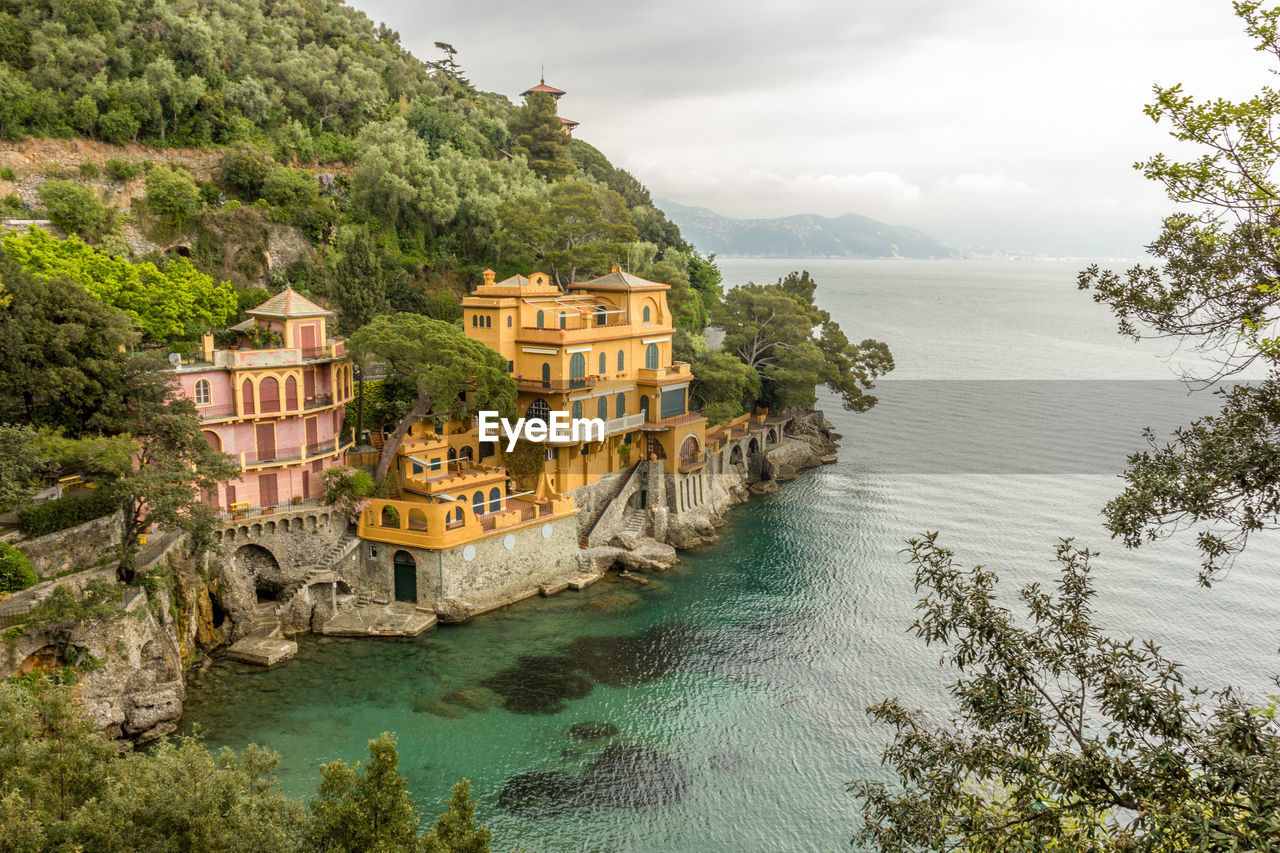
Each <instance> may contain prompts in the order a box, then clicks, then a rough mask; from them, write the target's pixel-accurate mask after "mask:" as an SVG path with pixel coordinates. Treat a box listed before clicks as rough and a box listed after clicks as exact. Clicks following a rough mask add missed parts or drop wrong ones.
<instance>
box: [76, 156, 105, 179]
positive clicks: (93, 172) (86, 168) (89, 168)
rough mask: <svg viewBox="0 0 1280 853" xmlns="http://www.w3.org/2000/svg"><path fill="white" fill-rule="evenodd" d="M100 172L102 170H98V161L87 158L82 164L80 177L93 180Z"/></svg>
mask: <svg viewBox="0 0 1280 853" xmlns="http://www.w3.org/2000/svg"><path fill="white" fill-rule="evenodd" d="M100 174H101V172H99V171H98V164H97V163H93V162H91V161H89V160H86V161H84V162H83V163H81V164H80V177H82V178H84V179H85V180H89V181H92V180H93V179H94V178H96V177H98V175H100Z"/></svg>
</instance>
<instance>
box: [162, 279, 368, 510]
mask: <svg viewBox="0 0 1280 853" xmlns="http://www.w3.org/2000/svg"><path fill="white" fill-rule="evenodd" d="M245 313H246V314H248V315H249V319H247V320H245V321H244V322H243V323H239V324H237V325H235V326H233V327H232V328H231V329H230V330H229V331H232V332H235V339H234V341H233V342H230V343H228V344H224V345H222V346H218V345H216V344H215V339H214V336H213V335H205V336H204V338H203V340H202V342H201V352H200V354H199V355H198V356H196V357H195V358H192V359H189V360H186V361H183V362H182V363H181V364H178V365H177V366H176V367H175V373H176V374H177V379H178V384H179V386H180V388H181V389H182V392H183V393H184V394H185V395H186V396H187V397H189V398H190V399H191V400H192V401H193V402H194V403H195V404H196V416H197V417H198V418H199V419H200V425H201V429H202V431H203V432H204V437H205V440H206V441H207V442H208V443H209V446H211V447H213V448H214V449H215V450H221V451H223V452H224V453H227V454H228V455H230V456H231V457H232V458H233V459H235V460H236V462H237V463H239V465H240V470H241V473H240V476H239V477H238V478H237V479H235V480H232V481H230V482H228V483H226V484H224V485H221V486H219V487H218V489H217V490H216V492H214V493H211V494H209V495H207V496H206V499H207V500H208V502H209V503H210V504H212V505H214V506H216V507H218V508H219V509H221V510H223V511H224V512H234V511H236V510H238V509H245V508H249V507H271V506H276V505H278V504H287V503H290V502H291V501H293V500H294V499H302V498H311V497H319V496H320V494H321V492H322V491H323V480H322V475H323V472H324V471H325V470H326V469H328V468H332V467H335V466H338V465H342V464H344V463H345V461H346V458H345V457H346V451H347V449H348V448H349V447H350V446H351V442H350V440H349V439H346V438H344V436H343V435H342V424H343V420H344V418H345V415H346V404H347V403H349V402H350V401H351V399H352V397H353V389H354V374H353V370H352V366H351V364H350V363H349V362H348V361H347V359H346V346H345V342H344V341H342V340H341V339H338V338H333V337H331V336H330V327H329V324H330V322H331V321H332V320H333V312H332V311H330V310H328V309H327V308H323V307H321V306H319V305H317V304H316V303H314V302H312V301H311V300H310V299H307V298H306V297H305V296H303V295H302V294H300V293H298V292H297V291H295V290H294V289H293V288H291V287H286V288H285V289H284V290H282V291H281V292H279V293H277V294H276V295H275V296H272V297H271V298H270V299H268V300H267V301H265V302H263V303H262V304H261V305H259V306H257V307H256V308H252V309H250V310H248V311H246V312H245Z"/></svg>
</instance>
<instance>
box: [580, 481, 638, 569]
mask: <svg viewBox="0 0 1280 853" xmlns="http://www.w3.org/2000/svg"><path fill="white" fill-rule="evenodd" d="M639 467H640V463H639V462H637V463H635V464H634V465H632V466H631V467H630V468H628V469H627V471H626V473H625V474H621V475H619V476H618V478H617V482H615V483H614V484H613V488H612V489H610V490H609V497H607V498H605V499H604V500H602V501H600V504H599V506H597V507H596V511H595V514H594V515H592V516H591V521H590V522H589V523H588V524H587V527H586V529H585V531H584V532H583V534H582V535H581V536H579V537H578V547H579V548H586V547H587V543H588V542H589V541H590V539H591V534H592V533H593V532H594V531H595V529H596V525H597V524H599V523H600V517H601V516H602V515H604V513H605V510H607V509H608V508H609V505H610V504H612V503H613V501H614V499H615V498H617V497H618V495H619V494H621V493H622V490H623V489H625V488H626V487H627V483H629V482H631V475H632V474H634V473H635V472H636V469H637V468H639Z"/></svg>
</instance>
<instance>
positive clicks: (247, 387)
mask: <svg viewBox="0 0 1280 853" xmlns="http://www.w3.org/2000/svg"><path fill="white" fill-rule="evenodd" d="M240 401H241V403H242V405H243V408H244V413H245V414H246V415H252V414H253V412H254V408H253V383H252V382H250V381H249V380H248V379H246V380H245V381H244V384H243V385H241V386H240Z"/></svg>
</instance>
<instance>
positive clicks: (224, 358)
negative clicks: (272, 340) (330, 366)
mask: <svg viewBox="0 0 1280 853" xmlns="http://www.w3.org/2000/svg"><path fill="white" fill-rule="evenodd" d="M346 354H347V346H346V342H345V341H341V340H338V339H336V338H330V339H329V340H328V341H326V342H325V343H323V344H317V345H315V346H309V347H303V346H294V347H264V348H262V349H248V348H245V349H230V348H219V349H215V350H211V351H206V352H192V353H187V354H186V355H183V356H182V359H181V362H180V363H179V364H178V365H177V367H176V369H177V370H178V371H179V372H182V371H191V370H208V369H209V368H210V367H223V368H244V367H284V366H288V365H291V364H303V363H305V362H310V361H319V360H329V359H335V358H343V357H344V356H346Z"/></svg>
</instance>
